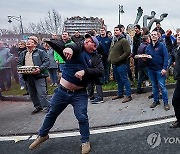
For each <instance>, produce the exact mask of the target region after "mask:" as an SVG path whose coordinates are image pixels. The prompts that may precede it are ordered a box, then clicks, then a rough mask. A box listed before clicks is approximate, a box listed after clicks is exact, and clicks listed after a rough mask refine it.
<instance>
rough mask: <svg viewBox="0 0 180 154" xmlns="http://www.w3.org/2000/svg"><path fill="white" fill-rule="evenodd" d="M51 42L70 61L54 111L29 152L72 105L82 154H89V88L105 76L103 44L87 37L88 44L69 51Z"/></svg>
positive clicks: (52, 101) (60, 44) (63, 75)
mask: <svg viewBox="0 0 180 154" xmlns="http://www.w3.org/2000/svg"><path fill="white" fill-rule="evenodd" d="M48 43H49V45H50V46H51V47H52V48H53V49H54V50H56V51H57V52H58V53H59V54H60V55H61V57H62V58H64V60H66V63H65V66H64V70H63V72H62V77H61V79H60V85H59V87H58V88H57V89H56V90H55V93H54V95H53V97H52V99H51V104H50V105H51V107H50V110H49V112H48V114H47V115H46V117H45V119H44V123H43V125H42V127H41V128H40V130H39V134H38V135H39V136H38V137H37V139H36V140H35V141H34V142H33V143H32V144H31V145H30V147H29V149H34V148H36V147H37V146H39V145H40V144H41V143H42V142H44V141H46V140H47V139H48V138H49V136H48V132H49V130H50V129H51V128H52V127H53V125H54V123H55V121H56V118H57V117H58V116H59V115H60V114H61V113H62V111H63V110H64V109H65V108H66V107H67V106H68V105H69V104H71V105H72V106H73V109H74V114H75V116H76V118H77V120H78V122H79V130H80V134H81V142H82V154H84V153H89V151H90V143H89V135H90V132H89V120H88V115H87V105H88V95H87V92H86V87H87V85H88V83H89V82H90V81H93V80H94V81H96V80H99V77H101V76H102V75H103V71H104V68H103V64H102V62H101V56H100V55H98V54H97V52H96V48H97V47H98V45H99V42H98V40H97V39H96V37H93V36H91V35H89V34H86V35H85V41H84V42H82V43H79V44H75V43H74V44H69V45H67V46H66V48H65V49H64V44H62V42H60V41H56V40H51V41H49V42H48ZM63 49H64V50H63Z"/></svg>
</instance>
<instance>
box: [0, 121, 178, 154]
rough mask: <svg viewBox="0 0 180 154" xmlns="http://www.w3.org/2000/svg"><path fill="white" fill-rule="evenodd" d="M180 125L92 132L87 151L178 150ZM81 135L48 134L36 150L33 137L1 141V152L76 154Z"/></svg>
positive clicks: (165, 153) (144, 153)
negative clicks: (31, 148)
mask: <svg viewBox="0 0 180 154" xmlns="http://www.w3.org/2000/svg"><path fill="white" fill-rule="evenodd" d="M179 132H180V128H178V129H170V128H169V123H165V124H159V125H153V126H147V127H141V128H133V129H129V130H121V131H115V132H108V133H99V134H92V135H91V140H90V142H91V146H92V150H91V152H90V154H179V153H180V133H179ZM79 139H80V136H73V137H58V138H50V139H49V140H48V141H46V142H45V143H43V144H42V145H41V146H40V147H38V148H37V149H35V150H32V151H31V150H29V149H28V146H29V145H30V143H32V141H33V140H25V141H19V142H16V143H15V142H14V141H1V142H0V153H1V154H79V153H80V141H79Z"/></svg>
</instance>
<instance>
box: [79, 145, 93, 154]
mask: <svg viewBox="0 0 180 154" xmlns="http://www.w3.org/2000/svg"><path fill="white" fill-rule="evenodd" d="M81 146H82V154H88V153H89V152H90V150H91V146H90V143H89V142H86V143H82V145H81Z"/></svg>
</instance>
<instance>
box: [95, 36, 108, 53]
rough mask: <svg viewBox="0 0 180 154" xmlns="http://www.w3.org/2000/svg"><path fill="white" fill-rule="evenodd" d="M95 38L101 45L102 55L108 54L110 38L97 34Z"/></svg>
mask: <svg viewBox="0 0 180 154" xmlns="http://www.w3.org/2000/svg"><path fill="white" fill-rule="evenodd" d="M97 39H98V41H99V42H100V43H101V45H102V47H103V56H108V55H109V49H110V46H111V41H112V40H111V39H110V38H109V37H107V36H106V37H101V36H97Z"/></svg>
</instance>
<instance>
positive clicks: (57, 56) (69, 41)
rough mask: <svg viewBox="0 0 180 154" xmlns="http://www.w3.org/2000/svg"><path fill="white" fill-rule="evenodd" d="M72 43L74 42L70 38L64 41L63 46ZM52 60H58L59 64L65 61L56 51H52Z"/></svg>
mask: <svg viewBox="0 0 180 154" xmlns="http://www.w3.org/2000/svg"><path fill="white" fill-rule="evenodd" d="M72 43H74V42H73V41H72V40H68V41H67V42H66V43H65V46H67V45H69V44H72ZM54 60H55V61H58V63H60V64H64V63H65V61H64V60H63V59H62V57H61V56H60V55H59V54H58V53H57V52H56V51H54Z"/></svg>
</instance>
